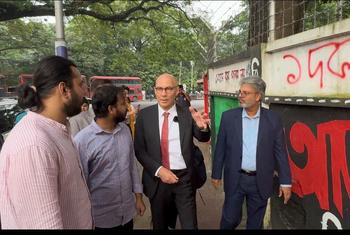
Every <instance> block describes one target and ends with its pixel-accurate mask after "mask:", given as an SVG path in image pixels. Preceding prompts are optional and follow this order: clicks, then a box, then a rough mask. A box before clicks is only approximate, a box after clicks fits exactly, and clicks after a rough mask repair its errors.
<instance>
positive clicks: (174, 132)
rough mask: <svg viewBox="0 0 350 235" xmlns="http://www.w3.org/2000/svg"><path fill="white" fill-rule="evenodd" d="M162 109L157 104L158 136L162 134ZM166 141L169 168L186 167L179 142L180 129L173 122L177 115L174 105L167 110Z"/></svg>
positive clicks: (179, 168)
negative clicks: (167, 142) (167, 144)
mask: <svg viewBox="0 0 350 235" xmlns="http://www.w3.org/2000/svg"><path fill="white" fill-rule="evenodd" d="M164 112H165V111H164V109H162V108H161V107H160V105H158V117H159V119H158V120H159V136H160V137H161V136H162V127H163V121H164V116H163V113H164ZM166 112H168V113H169V117H168V124H169V127H168V130H169V131H168V141H169V163H170V169H172V170H181V169H186V163H185V160H184V158H183V156H182V153H181V144H180V129H179V123H178V122H174V117H177V111H176V106H175V105H174V106H173V107H171V108H170V109H169V110H168V111H166Z"/></svg>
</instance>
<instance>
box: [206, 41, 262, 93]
mask: <svg viewBox="0 0 350 235" xmlns="http://www.w3.org/2000/svg"><path fill="white" fill-rule="evenodd" d="M260 60H261V59H260V47H253V48H251V49H250V50H248V51H246V52H244V53H242V54H240V55H237V56H233V57H231V58H227V59H225V60H222V61H218V62H216V63H213V64H211V65H210V66H209V69H208V75H209V90H210V92H225V93H234V92H236V91H237V90H238V89H239V81H240V79H241V78H244V77H246V76H249V75H255V76H259V75H260V74H261V62H260Z"/></svg>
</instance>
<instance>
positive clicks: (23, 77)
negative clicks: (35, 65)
mask: <svg viewBox="0 0 350 235" xmlns="http://www.w3.org/2000/svg"><path fill="white" fill-rule="evenodd" d="M18 80H19V81H18V82H19V85H22V84H24V83H28V84H30V85H31V84H32V83H33V74H26V73H21V74H20V75H19V76H18Z"/></svg>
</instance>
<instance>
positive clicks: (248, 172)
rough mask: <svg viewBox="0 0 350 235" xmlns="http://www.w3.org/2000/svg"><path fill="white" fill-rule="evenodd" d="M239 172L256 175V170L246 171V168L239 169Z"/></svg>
mask: <svg viewBox="0 0 350 235" xmlns="http://www.w3.org/2000/svg"><path fill="white" fill-rule="evenodd" d="M239 173H242V174H245V175H249V176H255V175H256V171H247V170H243V169H241V170H239Z"/></svg>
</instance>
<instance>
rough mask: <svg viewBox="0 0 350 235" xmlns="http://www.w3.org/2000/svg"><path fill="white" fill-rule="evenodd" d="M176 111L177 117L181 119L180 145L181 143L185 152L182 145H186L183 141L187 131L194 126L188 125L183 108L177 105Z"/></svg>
mask: <svg viewBox="0 0 350 235" xmlns="http://www.w3.org/2000/svg"><path fill="white" fill-rule="evenodd" d="M176 112H177V118H178V120H179V132H180V145H181V150H182V152H183V149H182V147H183V146H184V145H183V143H184V140H185V133H186V131H187V129H188V128H192V127H188V126H186V123H187V120H186V118H185V115H184V113H183V110H182V109H181V108H178V106H176Z"/></svg>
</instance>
